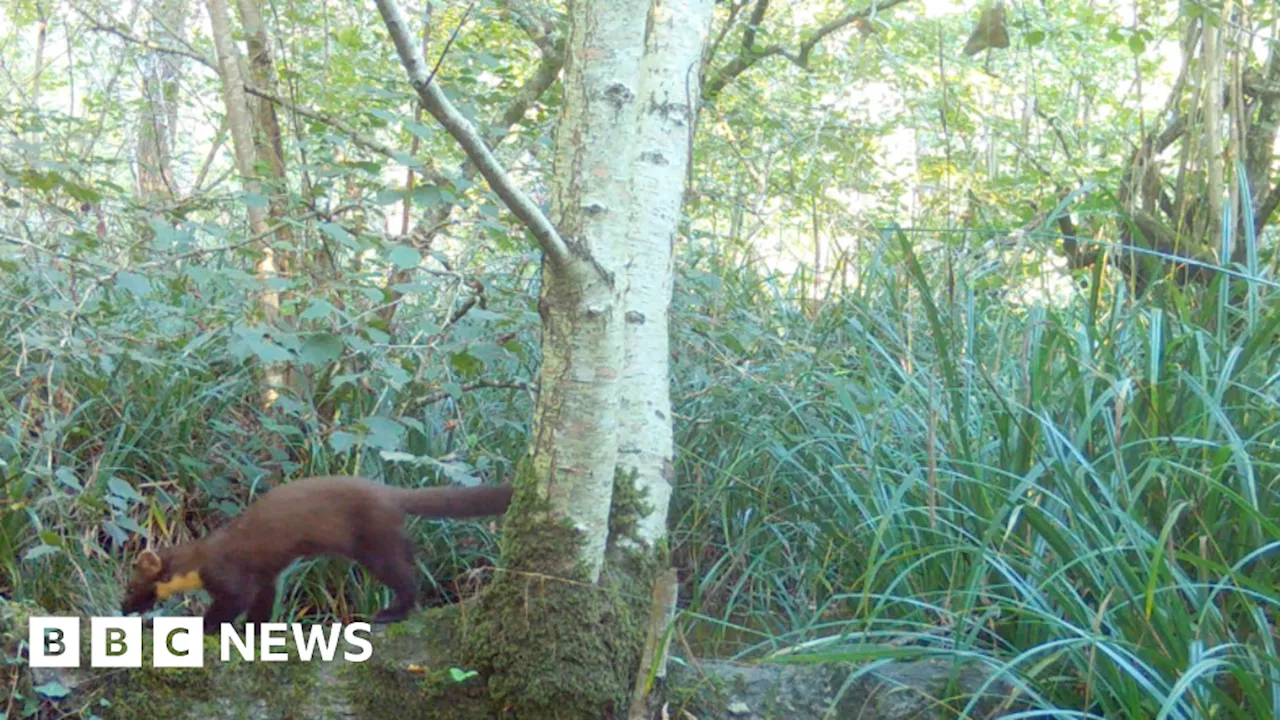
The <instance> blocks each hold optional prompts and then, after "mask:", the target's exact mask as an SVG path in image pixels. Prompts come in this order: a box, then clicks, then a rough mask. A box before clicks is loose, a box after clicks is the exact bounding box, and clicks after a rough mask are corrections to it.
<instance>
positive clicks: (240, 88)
mask: <svg viewBox="0 0 1280 720" xmlns="http://www.w3.org/2000/svg"><path fill="white" fill-rule="evenodd" d="M208 5H209V20H210V25H211V26H212V28H213V45H214V48H215V49H216V50H217V55H218V69H219V73H220V74H221V76H222V97H223V102H224V103H225V104H226V107H227V124H228V125H229V126H230V127H231V145H232V147H233V148H234V150H235V157H236V169H237V170H238V171H239V173H240V180H241V183H242V184H243V185H244V189H245V192H248V193H252V194H258V193H260V192H261V185H260V183H259V182H258V179H257V175H256V173H255V171H254V160H255V159H256V157H257V151H256V149H255V147H254V140H253V117H252V115H251V114H250V111H249V101H248V97H247V96H246V93H245V91H244V77H243V76H242V75H241V74H240V54H239V52H238V51H237V50H236V46H235V41H234V39H233V38H232V36H231V15H230V13H228V12H227V3H226V0H208ZM247 210H248V213H249V231H250V232H251V233H253V235H254V236H255V237H258V238H260V239H261V240H262V241H263V244H262V246H261V249H262V259H261V260H260V261H259V262H258V275H259V276H260V277H261V278H262V279H263V280H269V279H271V278H272V277H273V276H274V275H275V273H276V265H275V252H274V251H273V250H272V248H271V245H270V242H269V241H270V237H269V230H268V227H267V213H266V211H265V210H264V209H263V208H262V207H261V206H259V205H256V204H253V203H249V204H248V207H247ZM260 306H261V308H262V311H263V315H264V316H265V319H266V321H267V322H268V323H274V322H276V319H277V318H278V317H279V314H280V298H279V296H278V295H277V293H275V292H273V291H269V290H268V291H266V292H264V293H263V294H262V298H261V300H260ZM265 374H266V381H267V389H266V391H265V393H264V397H263V404H264V405H268V406H269V405H271V404H272V403H274V402H275V400H276V397H277V396H278V393H279V390H280V388H282V387H283V386H284V382H285V381H284V372H283V368H282V367H281V366H280V365H279V364H272V365H268V366H267V367H266V369H265Z"/></svg>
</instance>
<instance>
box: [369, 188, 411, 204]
mask: <svg viewBox="0 0 1280 720" xmlns="http://www.w3.org/2000/svg"><path fill="white" fill-rule="evenodd" d="M402 199H404V191H403V190H379V191H378V192H376V193H374V195H373V201H374V202H376V203H378V204H379V205H394V204H395V203H398V202H400V201H401V200H402Z"/></svg>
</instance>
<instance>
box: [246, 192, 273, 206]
mask: <svg viewBox="0 0 1280 720" xmlns="http://www.w3.org/2000/svg"><path fill="white" fill-rule="evenodd" d="M240 199H241V200H244V204H245V206H246V207H251V208H265V207H267V205H269V204H270V203H269V202H268V201H267V198H266V196H264V195H261V194H259V193H251V192H247V193H241V194H240Z"/></svg>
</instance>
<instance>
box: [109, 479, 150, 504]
mask: <svg viewBox="0 0 1280 720" xmlns="http://www.w3.org/2000/svg"><path fill="white" fill-rule="evenodd" d="M107 489H108V490H110V491H111V492H112V493H114V494H116V495H119V496H120V497H122V498H126V499H129V500H133V501H135V502H142V496H141V495H139V494H138V491H137V490H135V489H133V486H132V485H130V484H129V483H127V482H125V481H124V480H121V479H120V478H118V477H115V476H114V475H113V476H112V477H111V479H110V480H108V481H107Z"/></svg>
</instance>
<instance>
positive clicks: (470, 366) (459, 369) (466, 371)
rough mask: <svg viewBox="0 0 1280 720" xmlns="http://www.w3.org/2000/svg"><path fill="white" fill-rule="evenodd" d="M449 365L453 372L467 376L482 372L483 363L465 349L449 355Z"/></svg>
mask: <svg viewBox="0 0 1280 720" xmlns="http://www.w3.org/2000/svg"><path fill="white" fill-rule="evenodd" d="M449 366H450V367H452V368H453V371H454V372H456V373H458V374H459V375H463V376H467V377H471V376H473V375H479V374H480V373H482V372H484V363H482V362H480V360H479V359H478V358H476V356H475V355H472V354H471V353H469V352H467V351H466V350H463V351H462V352H456V353H454V354H452V355H450V356H449Z"/></svg>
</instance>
